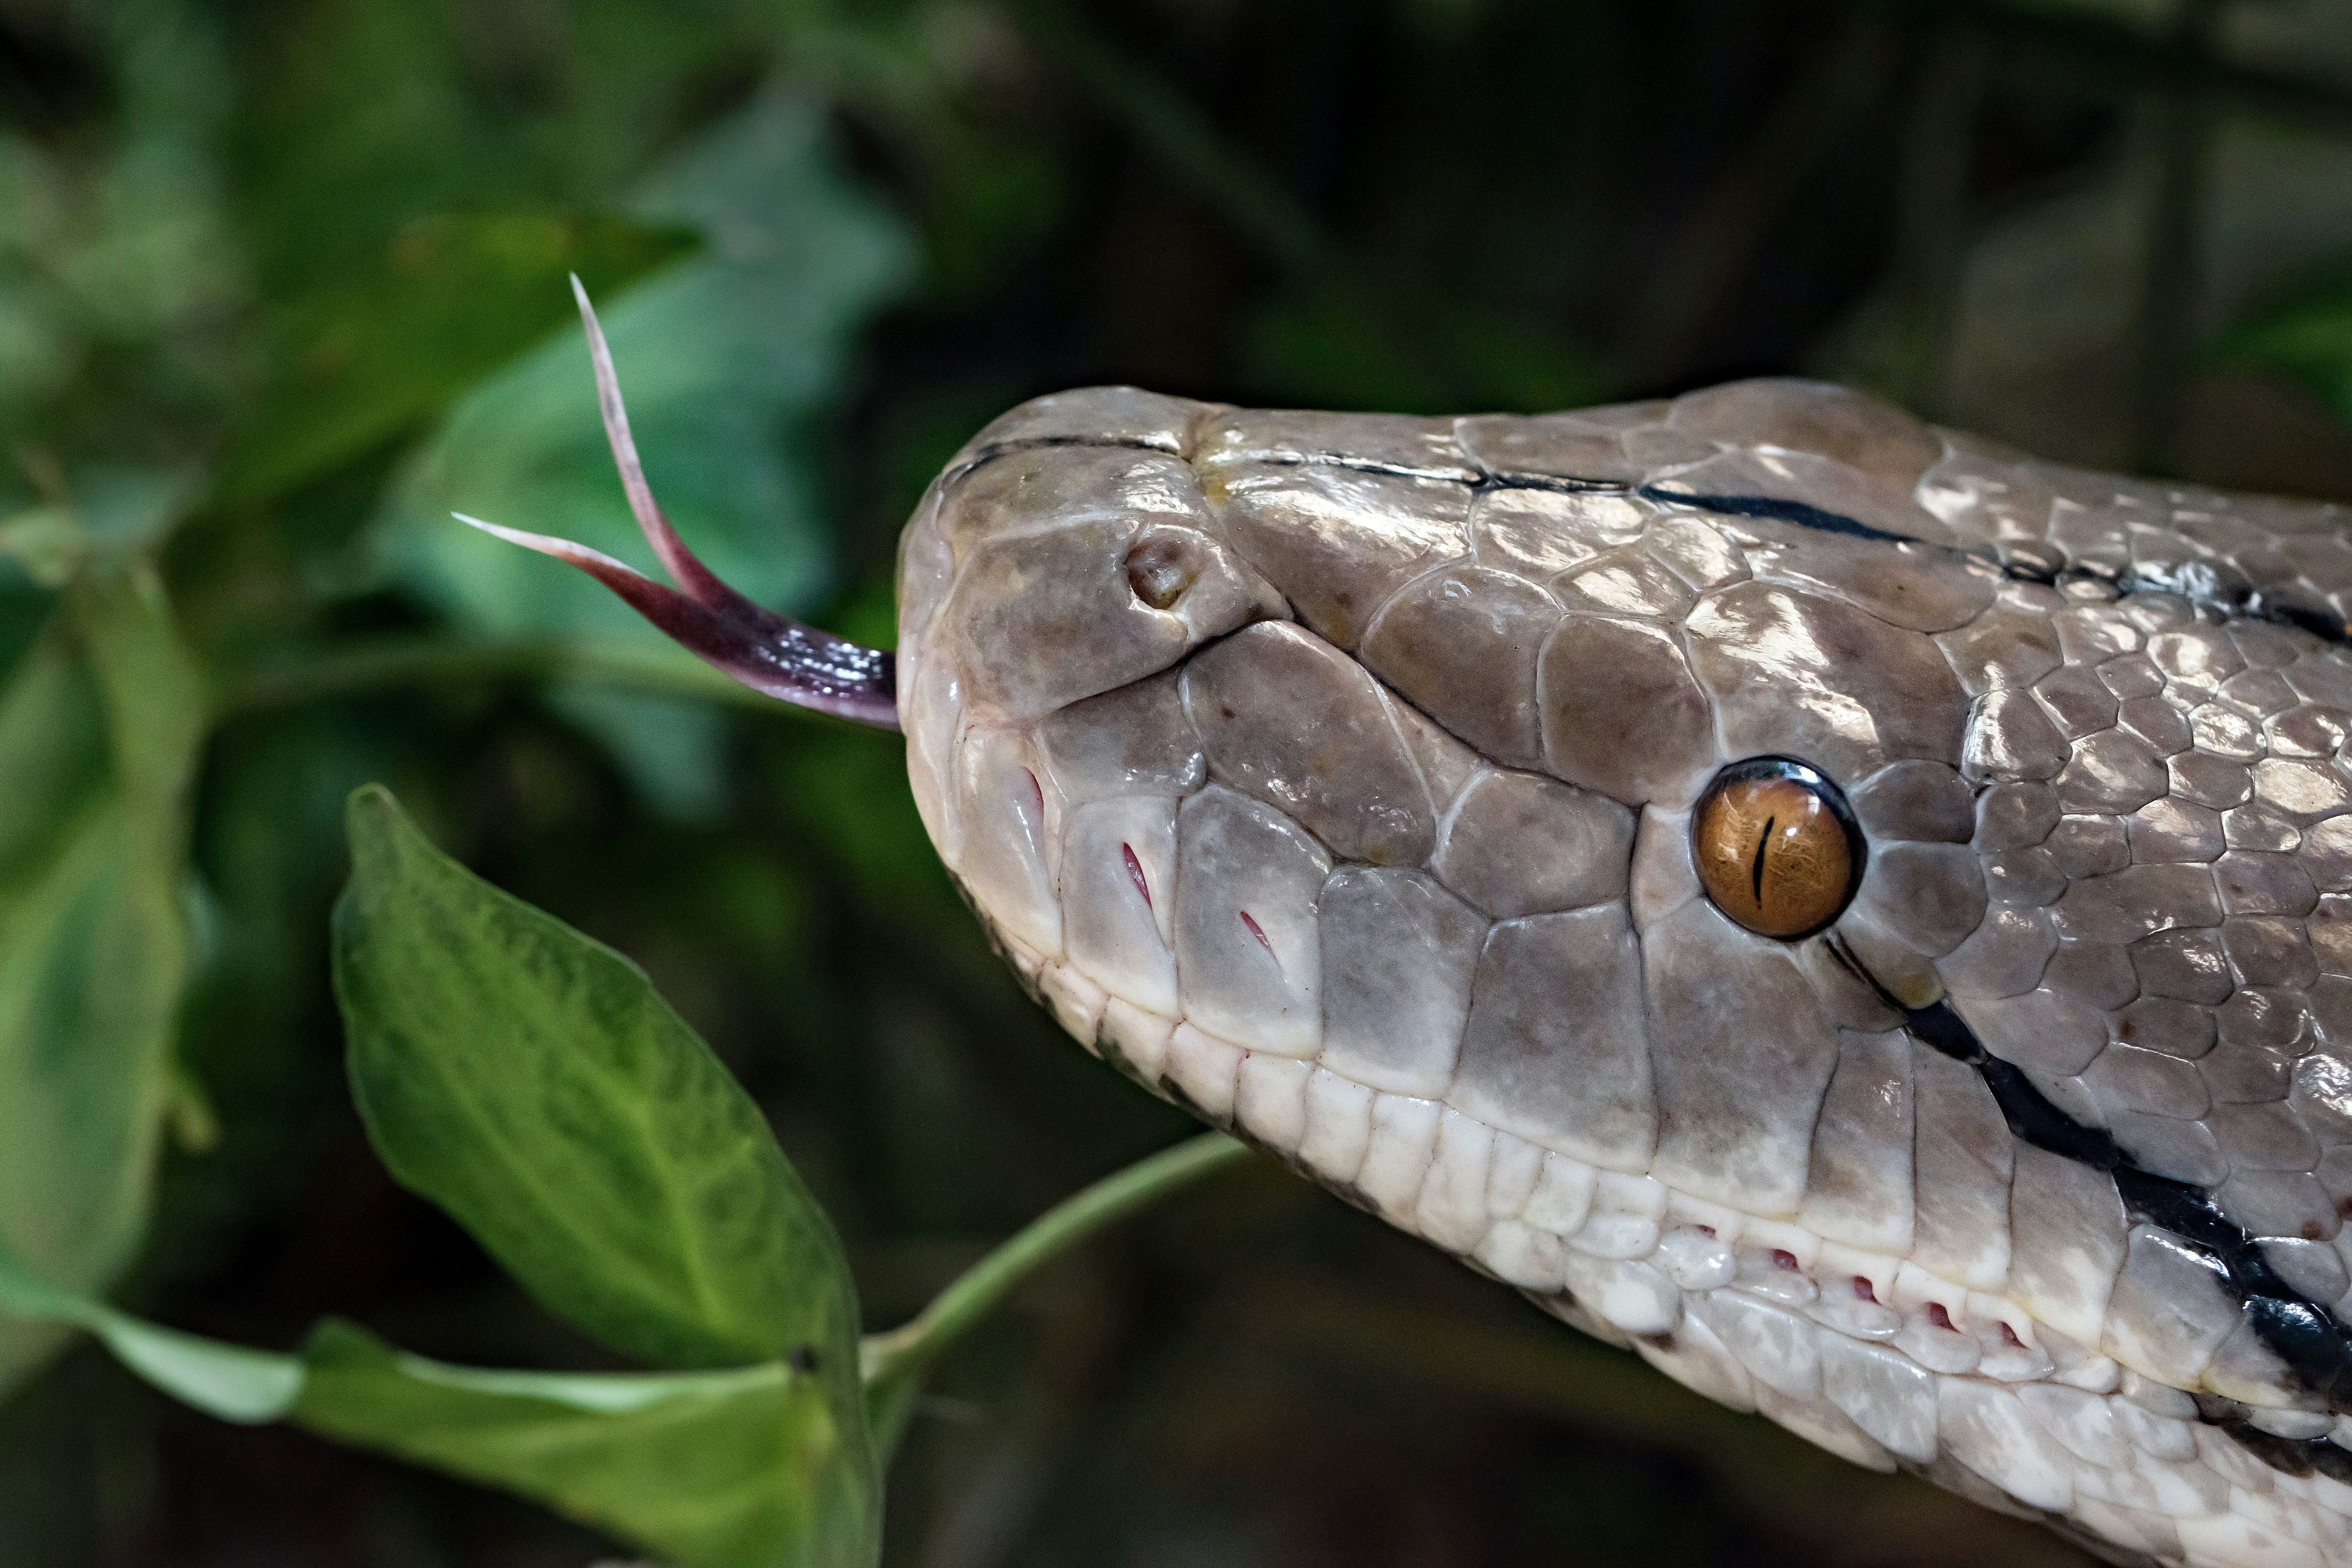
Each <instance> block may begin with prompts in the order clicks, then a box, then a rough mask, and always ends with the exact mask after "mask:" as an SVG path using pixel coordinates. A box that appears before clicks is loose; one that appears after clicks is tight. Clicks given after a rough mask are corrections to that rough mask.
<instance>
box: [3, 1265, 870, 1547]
mask: <svg viewBox="0 0 2352 1568" xmlns="http://www.w3.org/2000/svg"><path fill="white" fill-rule="evenodd" d="M11 1319H15V1320H20V1321H45V1322H48V1323H52V1324H58V1325H70V1326H73V1327H77V1328H82V1329H87V1330H88V1331H90V1332H91V1333H93V1334H95V1335H97V1336H98V1338H99V1339H100V1341H101V1342H104V1343H105V1345H106V1346H107V1348H108V1349H110V1350H111V1351H112V1352H114V1354H115V1355H116V1357H117V1358H118V1359H120V1360H121V1362H122V1363H123V1364H124V1365H125V1366H127V1367H128V1368H130V1369H131V1371H132V1372H134V1373H137V1374H138V1375H139V1376H141V1377H142V1378H144V1379H145V1380H146V1381H147V1382H148V1383H150V1384H152V1385H153V1386H155V1387H156V1388H158V1389H161V1390H162V1391H163V1392H164V1393H166V1394H171V1395H173V1397H175V1398H177V1399H180V1400H182V1401H184V1402H185V1403H186V1404H189V1405H194V1406H195V1407H196V1408H198V1409H200V1410H204V1411H206V1412H208V1413H210V1414H211V1415H215V1416H218V1417H220V1418H221V1419H222V1420H225V1421H235V1422H239V1423H247V1424H250V1423H257V1422H265V1421H276V1420H280V1419H287V1418H290V1419H292V1420H294V1421H295V1422H297V1423H299V1425H301V1426H307V1427H309V1428H310V1430H312V1431H314V1432H317V1433H319V1434H320V1435H322V1436H328V1437H332V1438H334V1439H336V1440H337V1441H340V1442H344V1443H350V1444H352V1445H354V1446H356V1447H367V1448H374V1449H378V1450H380V1451H382V1452H384V1453H387V1454H392V1455H395V1456H397V1457H399V1458H404V1459H407V1460H410V1461H411V1462H413V1463H416V1464H420V1465H426V1466H430V1467H431V1468H435V1469H437V1470H442V1471H446V1473H448V1474H450V1475H454V1476H460V1477H463V1478H465V1479H468V1480H472V1481H478V1482H480V1483H482V1484H483V1485H486V1486H495V1487H501V1488H504V1489H507V1490H509V1491H512V1492H517V1493H520V1495H522V1496H524V1497H527V1498H530V1499H533V1500H537V1501H539V1502H541V1503H544V1504H546V1505H547V1506H548V1507H550V1508H551V1509H554V1510H556V1511H557V1512H559V1513H562V1514H566V1515H568V1516H570V1517H571V1518H573V1519H576V1520H579V1521H582V1522H583V1523H585V1524H590V1525H593V1526H595V1527H596V1528H598V1529H600V1530H603V1531H606V1532H607V1533H609V1534H611V1535H614V1536H615V1537H617V1538H619V1539H620V1540H623V1541H625V1542H630V1543H631V1544H632V1545H634V1546H636V1547H638V1548H641V1549H643V1550H646V1551H648V1552H658V1553H660V1554H661V1555H662V1556H663V1557H664V1558H666V1559H667V1560H668V1561H670V1562H672V1563H677V1564H678V1568H867V1565H868V1564H870V1563H872V1562H873V1561H874V1558H875V1552H876V1547H877V1534H876V1529H877V1524H876V1520H877V1509H876V1504H877V1496H876V1491H875V1488H874V1487H873V1485H872V1484H871V1481H870V1471H869V1470H868V1469H867V1468H866V1467H865V1466H863V1465H862V1464H859V1465H853V1464H845V1463H844V1462H843V1457H844V1455H845V1453H848V1452H851V1451H853V1450H855V1449H856V1448H858V1447H861V1446H862V1443H863V1437H864V1435H863V1432H862V1430H847V1429H845V1428H844V1427H842V1426H841V1425H840V1424H839V1421H838V1418H837V1406H836V1405H835V1402H834V1399H833V1389H832V1386H831V1383H830V1381H829V1380H828V1379H827V1378H826V1377H825V1376H824V1370H823V1369H822V1368H817V1369H814V1370H807V1369H803V1368H796V1367H794V1366H793V1365H792V1364H790V1363H781V1362H775V1363H767V1364H764V1365H761V1366H751V1367H744V1368H740V1369H738V1370H735V1371H730V1372H717V1373H549V1372H488V1371H480V1370H477V1369H474V1368H470V1367H458V1366H450V1365H447V1364H446V1363H441V1362H436V1361H428V1360H426V1359H425V1358H424V1357H422V1356H413V1355H406V1354H404V1353H402V1352H399V1351H396V1350H394V1349H393V1348H392V1347H391V1346H389V1345H386V1344H384V1343H383V1342H382V1341H380V1340H377V1339H376V1338H374V1337H373V1335H371V1334H368V1333H366V1332H364V1331H362V1330H360V1329H356V1328H353V1327H352V1326H351V1325H349V1324H347V1323H337V1322H329V1323H325V1324H322V1325H321V1326H320V1328H319V1330H318V1331H316V1332H314V1333H313V1334H312V1335H311V1336H310V1342H309V1343H307V1344H306V1345H305V1346H304V1347H303V1350H302V1353H301V1354H300V1355H299V1356H291V1355H273V1354H270V1353H268V1352H263V1351H255V1350H248V1349H246V1348H245V1347H243V1346H240V1345H231V1344H224V1343H221V1342H218V1341H216V1340H208V1339H204V1338H202V1337H200V1336H198V1335H194V1334H184V1333H181V1332H179V1331H176V1330H173V1329H165V1328H162V1327H159V1326H157V1325H156V1324H153V1323H150V1322H146V1321H142V1320H140V1319H138V1318H134V1317H131V1316H130V1315H129V1314H127V1313H123V1312H118V1311H116V1310H113V1309H112V1308H110V1307H107V1306H104V1305H101V1304H100V1303H99V1302H97V1301H94V1300H90V1299H89V1298H88V1297H86V1296H80V1295H77V1294H75V1293H73V1292H70V1291H67V1290H60V1289H57V1288H56V1287H54V1286H52V1285H50V1284H48V1283H47V1281H45V1280H43V1279H39V1278H37V1276H35V1275H34V1274H33V1273H32V1272H31V1271H30V1270H28V1269H26V1268H24V1267H23V1266H22V1265H21V1264H19V1263H18V1262H16V1260H15V1259H14V1258H10V1257H9V1256H8V1255H7V1254H6V1252H5V1250H0V1321H8V1320H11Z"/></svg>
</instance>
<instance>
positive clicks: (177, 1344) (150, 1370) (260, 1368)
mask: <svg viewBox="0 0 2352 1568" xmlns="http://www.w3.org/2000/svg"><path fill="white" fill-rule="evenodd" d="M0 1312H5V1313H6V1314H8V1315H9V1316H12V1317H16V1318H19V1319H23V1320H26V1321H41V1322H47V1323H51V1324H55V1325H59V1326H71V1327H74V1328H79V1329H87V1330H88V1331H89V1332H91V1333H93V1334H95V1335H97V1336H98V1338H99V1340H100V1342H103V1343H104V1344H105V1346H106V1348H107V1349H109V1350H110V1351H112V1352H114V1354H115V1356H116V1358H117V1359H119V1360H120V1361H121V1363H122V1364H123V1365H125V1366H127V1367H129V1368H130V1369H131V1371H133V1372H135V1373H138V1374H139V1375H140V1376H141V1377H143V1378H145V1379H146V1380H147V1381H148V1382H149V1383H151V1384H154V1385H155V1386H156V1387H157V1388H160V1389H162V1390H163V1392H164V1393H166V1394H171V1395H172V1396H173V1398H175V1399H178V1400H180V1401H181V1402H183V1403H184V1404H187V1405H194V1406H195V1407H196V1408H197V1409H199V1410H202V1411H204V1412H205V1413H206V1414H208V1415H216V1416H218V1417H219V1418H220V1419H222V1420H224V1421H234V1422H237V1423H239V1424H241V1425H252V1424H255V1423H258V1422H263V1421H275V1420H277V1419H278V1418H279V1417H280V1416H282V1415H285V1414H286V1413H287V1412H288V1411H289V1410H291V1409H292V1408H293V1407H294V1400H295V1396H296V1395H297V1394H299V1393H300V1392H301V1388H302V1367H301V1363H299V1362H297V1361H296V1360H295V1359H294V1358H293V1357H292V1356H283V1355H272V1354H270V1353H269V1352H267V1351H255V1350H247V1349H246V1348H245V1347H244V1346H242V1345H227V1344H222V1343H221V1342H218V1341H216V1340H207V1339H202V1338H199V1337H198V1336H196V1335H194V1334H184V1333H181V1332H179V1331H177V1330H174V1329H165V1328H158V1327H157V1326H156V1325H154V1324H153V1323H149V1322H144V1321H141V1320H140V1319H137V1318H133V1317H131V1316H130V1315H128V1314H127V1313H122V1312H118V1311H116V1310H114V1309H113V1308H111V1307H108V1306H105V1305H102V1304H101V1303H100V1302H97V1301H94V1300H90V1299H89V1298H88V1297H86V1296H78V1295H75V1294H73V1293H72V1292H70V1291H66V1290H60V1289H58V1288H57V1287H56V1286H54V1285H51V1284H49V1283H48V1282H47V1280H45V1279H40V1278H39V1277H37V1275H35V1274H33V1273H32V1272H31V1271H30V1270H29V1269H27V1268H25V1267H24V1265H22V1264H21V1263H19V1262H17V1261H16V1259H15V1258H12V1257H10V1256H9V1254H8V1251H7V1249H6V1248H5V1247H0Z"/></svg>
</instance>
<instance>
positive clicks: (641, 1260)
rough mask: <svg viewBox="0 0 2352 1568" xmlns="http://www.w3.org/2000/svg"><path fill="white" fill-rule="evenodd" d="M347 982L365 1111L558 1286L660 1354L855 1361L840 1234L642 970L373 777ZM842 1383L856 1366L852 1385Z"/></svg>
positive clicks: (404, 1159) (410, 1177)
mask: <svg viewBox="0 0 2352 1568" xmlns="http://www.w3.org/2000/svg"><path fill="white" fill-rule="evenodd" d="M349 826H350V831H351V839H352V882H351V886H350V888H349V889H347V890H346V891H345V893H344V895H343V898H342V900H341V902H340V903H339V904H338V905H337V906H336V910H335V989H336V995H337V997H338V999H339V1000H340V1001H341V1004H342V1009H343V1020H344V1026H345V1029H346V1032H347V1033H348V1035H349V1037H350V1046H351V1071H352V1088H353V1090H354V1092H355V1094H356V1095H357V1097H358V1100H359V1105H360V1110H361V1113H362V1116H364V1117H365V1119H366V1121H367V1127H368V1131H369V1134H370V1136H371V1137H373V1139H374V1141H375V1143H376V1147H377V1148H378V1150H379V1151H381V1152H382V1153H383V1157H384V1161H385V1163H387V1164H388V1165H390V1166H391V1167H392V1170H393V1173H394V1174H395V1175H397V1176H398V1177H399V1178H400V1179H401V1180H402V1181H403V1182H404V1183H405V1184H408V1185H409V1186H411V1187H413V1188H415V1190H416V1191H417V1192H419V1193H421V1194H424V1195H425V1196H426V1197H429V1198H431V1199H432V1200H433V1201H434V1202H436V1203H437V1204H439V1205H441V1206H442V1207H444V1208H446V1209H447V1210H448V1211H449V1212H450V1213H451V1214H452V1215H455V1216H456V1217H457V1220H458V1221H459V1223H461V1224H462V1225H464V1226H466V1228H467V1229H468V1230H470V1231H471V1232H473V1234H474V1236H475V1237H477V1238H478V1240H479V1241H480V1242H481V1243H482V1244H483V1246H485V1247H488V1248H489V1250H490V1251H491V1252H492V1253H493V1254H495V1255H496V1256H497V1257H498V1258H499V1261H500V1262H501V1263H503V1264H504V1265H505V1266H506V1267H507V1268H508V1269H509V1271H510V1272H512V1273H513V1274H514V1276H515V1277H516V1278H517V1279H520V1281H521V1282H522V1283H523V1285H524V1286H525V1287H526V1288H527V1289H530V1291H531V1292H532V1294H534V1295H535V1296H537V1297H538V1298H539V1300H541V1301H542V1302H544V1303H545V1304H546V1305H547V1306H548V1307H549V1308H550V1309H551V1310H554V1311H556V1312H558V1313H560V1314H562V1316H563V1317H565V1318H567V1319H569V1320H571V1321H572V1322H574V1323H576V1324H578V1325H579V1326H580V1327H582V1328H583V1329H585V1330H587V1331H589V1332H591V1333H593V1334H596V1335H598V1336H599V1337H601V1338H603V1339H604V1340H605V1341H607V1342H610V1343H612V1344H614V1345H615V1346H618V1347H620V1348H621V1349H624V1350H626V1351H628V1352H632V1353H634V1354H635V1355H639V1356H642V1357H644V1358H646V1360H649V1361H654V1362H657V1363H667V1364H670V1365H681V1366H728V1365H740V1364H744V1363H752V1362H762V1361H770V1360H773V1359H775V1358H777V1357H779V1356H782V1355H785V1354H787V1353H788V1352H795V1351H799V1350H806V1351H809V1352H814V1353H815V1354H816V1355H817V1356H818V1357H819V1358H820V1359H821V1360H822V1361H824V1362H828V1363H834V1364H835V1365H837V1366H839V1367H841V1368H843V1369H844V1372H845V1375H850V1376H852V1381H853V1382H854V1374H853V1373H850V1371H849V1363H850V1361H851V1359H852V1358H851V1356H850V1353H849V1352H850V1347H851V1346H852V1344H853V1343H854V1339H855V1333H856V1327H855V1325H856V1309H855V1304H854V1300H853V1297H852V1294H851V1290H850V1286H849V1281H848V1274H847V1270H846V1268H845V1265H844V1263H843V1261H842V1257H841V1250H840V1245H839V1243H838V1242H837V1241H836V1239H835V1237H834V1234H833V1227H832V1226H831V1225H830V1224H829V1223H828V1222H827V1220H826V1219H825V1217H824V1213H823V1211H822V1210H820V1209H819V1208H818V1207H817V1205H816V1202H815V1200H814V1199H813V1198H812V1197H811V1196H810V1195H809V1194H808V1191H807V1189H806V1188H805V1187H803V1185H802V1184H801V1181H800V1178H799V1176H798V1175H796V1174H795V1173H793V1169H792V1167H791V1166H790V1165H789V1164H788V1163H786V1162H785V1160H784V1156H783V1152H782V1150H780V1149H779V1148H778V1147H777V1146H776V1142H775V1139H774V1137H773V1136H772V1134H771V1133H770V1132H769V1130H768V1125H767V1122H766V1121H764V1120H763V1119H762V1118H761V1114H760V1111H759V1108H758V1107H757V1106H755V1105H753V1104H752V1103H751V1099H750V1097H749V1096H747V1095H746V1094H744V1092H743V1090H742V1089H741V1088H740V1086H739V1085H738V1084H737V1083H736V1082H735V1080H734V1079H733V1078H732V1077H730V1075H729V1073H728V1072H727V1069H726V1068H724V1067H722V1066H721V1065H720V1064H719V1059H718V1058H716V1057H714V1056H712V1055H711V1054H710V1050H709V1047H707V1046H705V1045H704V1044H703V1043H702V1041H701V1040H700V1039H699V1038H698V1037H696V1036H695V1034H694V1032H693V1031H692V1030H691V1029H689V1028H688V1026H686V1024H685V1022H684V1020H682V1019H680V1018H679V1017H678V1016H677V1014H676V1013H675V1012H673V1011H671V1009H670V1007H669V1005H668V1004H667V1003H666V1002H664V1001H663V1000H662V998H661V996H660V995H659V994H657V993H656V991H655V990H654V988H653V986H652V984H651V983H650V982H648V981H647V980H646V976H645V973H644V972H643V971H642V970H640V969H638V968H637V966H636V965H635V964H634V963H630V962H629V961H628V960H627V959H625V958H624V957H622V956H621V955H620V954H619V953H616V952H613V951H612V950H611V949H610V948H608V947H605V946H604V945H603V944H602V943H600V942H592V941H590V940H589V939H588V938H586V937H584V936H582V935H581V934H580V933H579V932H577V931H573V930H572V929H571V928H570V927H569V926H566V925H564V924H563V923H562V921H558V920H556V919H555V918H554V917H552V916H551V915H548V914H546V913H544V912H542V911H541V910H535V909H533V908H531V907H530V905H528V904H526V903H523V902H522V901H521V900H518V899H515V898H512V897H510V896H509V895H508V894H506V893H503V892H501V891H499V889H496V888H493V887H491V886H490V885H489V884H488V883H487V882H484V881H482V880H481V879H479V878H477V877H475V876H474V875H473V874H472V873H471V872H469V871H467V869H466V868H463V867H462V866H459V865H458V864H457V863H456V862H455V861H453V860H451V859H449V858H447V857H446V856H445V855H443V854H441V853H440V851H438V850H437V849H436V848H434V847H433V846H432V845H431V844H430V843H428V842H427V841H426V840H425V837H424V835H422V834H421V833H419V832H418V831H417V830H416V828H415V826H414V825H413V824H411V823H410V822H409V820H408V819H407V817H406V816H404V815H403V814H402V812H401V810H400V807H399V805H397V803H395V802H394V799H393V797H392V796H391V795H390V794H389V793H388V792H386V791H384V790H383V789H382V788H379V787H373V786H371V787H369V788H365V789H362V790H359V791H357V792H356V793H354V794H353V795H352V800H351V806H350V814H349ZM847 1386H848V1385H847V1384H845V1387H847Z"/></svg>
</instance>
